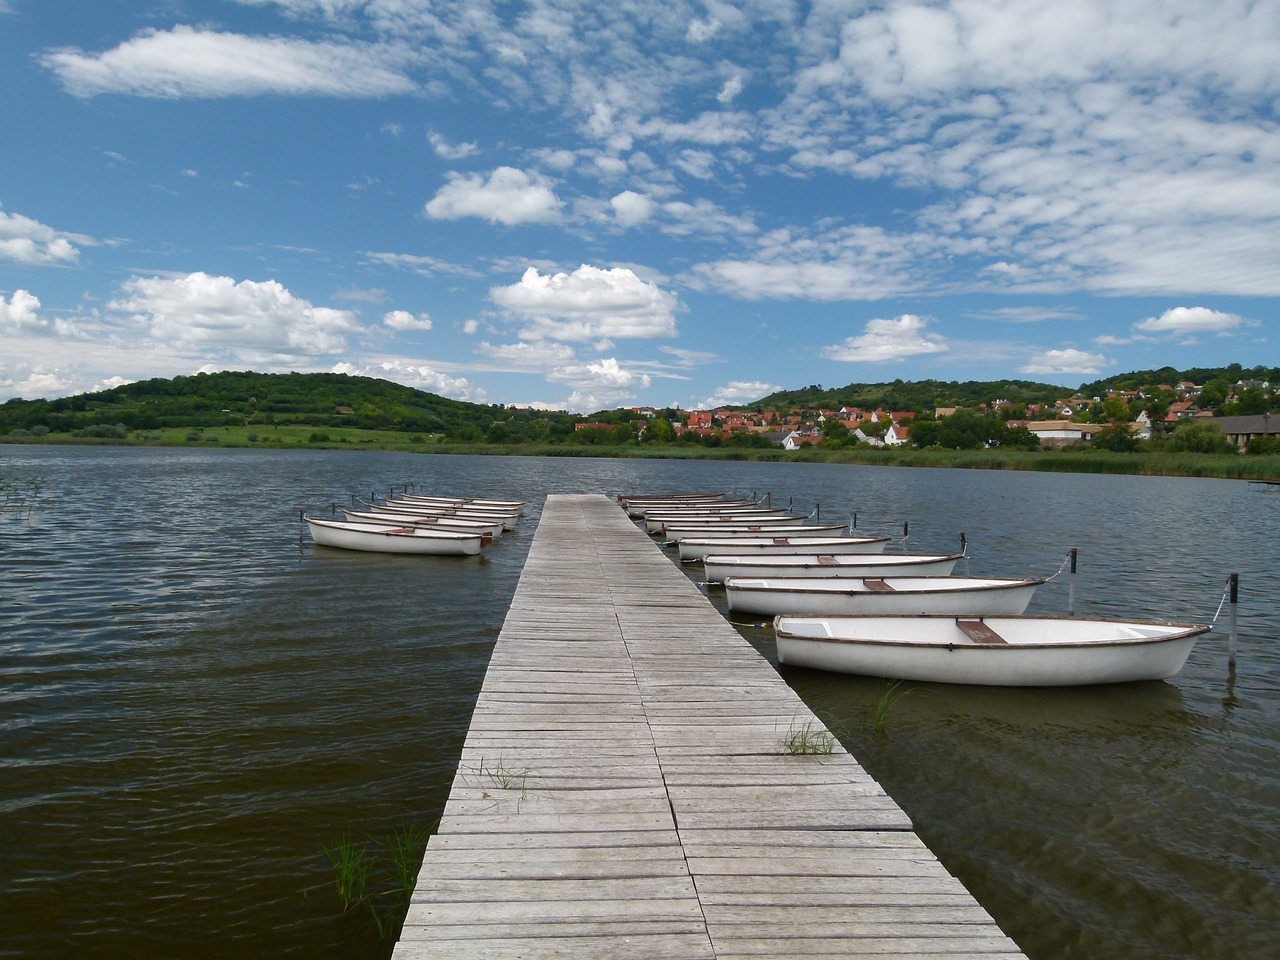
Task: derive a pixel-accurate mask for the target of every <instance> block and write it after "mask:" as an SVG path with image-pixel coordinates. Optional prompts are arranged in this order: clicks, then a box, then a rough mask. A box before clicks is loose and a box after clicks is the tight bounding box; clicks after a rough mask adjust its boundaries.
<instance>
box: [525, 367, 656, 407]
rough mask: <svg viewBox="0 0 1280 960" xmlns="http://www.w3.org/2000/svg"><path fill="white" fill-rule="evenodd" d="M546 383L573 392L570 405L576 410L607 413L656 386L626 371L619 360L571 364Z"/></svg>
mask: <svg viewBox="0 0 1280 960" xmlns="http://www.w3.org/2000/svg"><path fill="white" fill-rule="evenodd" d="M547 379H548V380H550V381H552V382H553V383H562V384H567V385H569V386H571V387H573V388H574V389H573V393H572V394H570V397H569V402H568V405H569V407H570V408H571V409H575V410H604V409H608V408H612V407H616V406H619V405H620V404H621V403H623V402H624V401H626V400H631V399H633V398H634V397H635V391H636V390H640V389H648V388H649V386H650V385H651V384H652V382H653V381H652V379H651V378H650V376H649V375H648V374H646V373H640V372H637V371H635V370H630V369H628V368H626V367H624V366H623V365H622V364H621V363H619V362H618V360H617V358H616V357H608V358H605V359H601V360H597V361H594V362H590V363H581V364H568V365H566V366H563V367H560V368H558V369H555V370H552V371H550V372H549V373H548V374H547Z"/></svg>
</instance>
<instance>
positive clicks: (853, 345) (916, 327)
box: [822, 313, 950, 363]
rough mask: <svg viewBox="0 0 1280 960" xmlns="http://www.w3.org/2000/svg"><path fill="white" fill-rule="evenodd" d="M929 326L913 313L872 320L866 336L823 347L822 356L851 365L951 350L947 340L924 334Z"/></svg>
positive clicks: (869, 321)
mask: <svg viewBox="0 0 1280 960" xmlns="http://www.w3.org/2000/svg"><path fill="white" fill-rule="evenodd" d="M928 323H929V321H927V320H925V319H924V318H922V317H917V316H915V315H914V314H910V313H904V314H903V315H902V316H900V317H895V318H894V319H892V320H868V321H867V326H866V332H865V333H863V334H862V335H861V336H857V337H849V338H848V339H846V340H845V341H844V343H838V344H834V345H832V346H829V347H823V348H822V355H823V356H824V357H826V358H827V359H829V360H842V361H846V362H848V363H884V362H886V361H890V360H901V359H902V358H904V357H915V356H920V355H922V354H929V353H944V352H946V351H947V350H949V349H950V347H949V346H948V345H947V341H946V338H945V337H943V336H941V335H939V334H926V333H925V332H924V329H925V327H926V326H928Z"/></svg>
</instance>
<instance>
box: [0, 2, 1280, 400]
mask: <svg viewBox="0 0 1280 960" xmlns="http://www.w3.org/2000/svg"><path fill="white" fill-rule="evenodd" d="M1277 51H1280V3H1277V2H1276V0H1260V2H1246V0H1070V2H1064V0H941V2H920V0H914V2H892V0H891V2H856V0H825V2H810V3H788V2H782V0H743V2H737V3H726V2H721V0H700V2H686V0H662V2H660V3H655V2H654V0H609V2H607V3H605V2H587V0H528V2H521V0H467V2H465V3H464V2H458V0H447V2H442V0H94V2H92V3H85V2H84V0H0V93H2V94H3V95H2V96H0V132H2V136H3V139H4V140H5V144H4V147H3V148H2V149H0V401H3V400H6V399H10V398H13V397H22V398H25V399H36V398H41V397H44V398H56V397H62V396H68V395H71V394H76V393H82V392H85V391H91V390H100V389H106V388H110V387H113V386H118V385H121V384H124V383H127V382H130V381H135V380H143V379H149V378H153V377H174V376H186V375H192V374H195V373H197V372H200V371H205V372H214V371H218V370H255V371H260V372H267V373H271V372H289V371H301V372H340V373H349V374H356V375H362V376H373V377H380V378H383V379H387V380H391V381H395V382H397V383H401V384H405V385H408V386H411V387H415V388H418V389H421V390H426V391H430V392H432V393H436V394H440V395H442V396H446V397H451V398H454V399H459V400H468V401H473V402H477V403H490V404H513V405H518V406H535V407H547V408H552V409H563V410H570V411H574V412H581V413H590V412H594V411H597V410H603V409H611V408H614V407H622V406H654V407H671V406H674V407H681V408H684V409H700V408H710V407H715V406H718V405H727V404H746V403H750V402H752V401H754V400H757V399H759V398H761V397H763V396H766V395H768V394H769V393H771V392H774V391H777V390H780V389H800V388H803V387H807V386H809V385H812V384H821V385H823V386H826V387H835V386H842V385H844V384H848V383H878V382H884V381H892V380H896V379H901V380H923V379H940V380H1007V379H1022V380H1036V381H1041V382H1048V383H1053V384H1060V385H1062V386H1064V387H1075V386H1078V385H1080V384H1081V383H1085V382H1088V381H1092V380H1096V379H1099V378H1102V377H1106V376H1110V375H1113V374H1119V373H1125V372H1129V371H1134V370H1145V369H1154V368H1158V367H1162V366H1172V367H1175V368H1178V369H1180V370H1181V369H1187V368H1191V367H1203V366H1219V365H1225V364H1228V363H1233V362H1237V363H1241V364H1243V365H1244V366H1246V367H1249V366H1253V365H1257V364H1264V365H1268V366H1273V365H1276V364H1277V363H1280V351H1277V347H1276V333H1277V318H1276V313H1277V305H1278V304H1280V54H1278V53H1277Z"/></svg>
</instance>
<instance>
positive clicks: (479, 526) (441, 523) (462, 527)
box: [342, 510, 503, 539]
mask: <svg viewBox="0 0 1280 960" xmlns="http://www.w3.org/2000/svg"><path fill="white" fill-rule="evenodd" d="M342 512H343V514H344V515H345V516H346V518H347V521H348V522H349V523H364V524H376V525H378V526H381V527H426V528H427V529H430V530H457V531H460V532H462V533H487V534H488V535H489V536H491V537H493V538H494V539H497V538H498V537H500V536H502V531H503V526H502V521H500V520H467V519H465V518H463V517H435V516H423V515H421V514H412V513H374V512H373V511H372V510H369V511H364V510H343V511H342Z"/></svg>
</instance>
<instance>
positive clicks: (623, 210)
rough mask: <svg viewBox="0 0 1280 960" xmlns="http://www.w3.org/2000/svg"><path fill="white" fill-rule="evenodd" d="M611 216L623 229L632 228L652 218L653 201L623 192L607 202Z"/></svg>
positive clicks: (641, 195)
mask: <svg viewBox="0 0 1280 960" xmlns="http://www.w3.org/2000/svg"><path fill="white" fill-rule="evenodd" d="M609 205H610V206H612V207H613V215H614V217H615V218H616V219H617V221H618V223H619V224H621V225H622V226H624V227H634V226H635V225H636V224H639V223H644V222H645V221H646V220H648V219H649V218H650V217H651V216H653V201H652V200H650V199H649V198H648V197H646V196H644V195H643V194H639V193H634V192H633V191H631V190H623V191H622V192H621V193H620V194H618V195H617V196H616V197H614V198H613V199H612V200H610V201H609Z"/></svg>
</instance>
